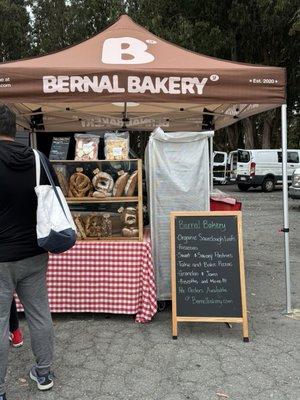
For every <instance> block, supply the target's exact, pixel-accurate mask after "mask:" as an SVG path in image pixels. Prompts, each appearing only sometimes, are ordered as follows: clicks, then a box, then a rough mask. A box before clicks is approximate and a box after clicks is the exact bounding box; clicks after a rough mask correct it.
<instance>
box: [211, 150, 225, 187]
mask: <svg viewBox="0 0 300 400" xmlns="http://www.w3.org/2000/svg"><path fill="white" fill-rule="evenodd" d="M227 158H228V157H227V153H225V152H224V151H215V152H214V163H213V180H214V182H216V183H221V184H223V185H224V184H225V183H227V176H226V170H227Z"/></svg>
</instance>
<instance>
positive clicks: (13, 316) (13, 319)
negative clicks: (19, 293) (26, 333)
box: [9, 299, 19, 332]
mask: <svg viewBox="0 0 300 400" xmlns="http://www.w3.org/2000/svg"><path fill="white" fill-rule="evenodd" d="M18 328H19V318H18V312H17V306H16V301H15V299H13V301H12V303H11V308H10V317H9V330H10V332H13V331H15V330H16V329H18Z"/></svg>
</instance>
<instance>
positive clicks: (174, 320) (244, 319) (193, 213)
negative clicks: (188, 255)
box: [170, 211, 249, 342]
mask: <svg viewBox="0 0 300 400" xmlns="http://www.w3.org/2000/svg"><path fill="white" fill-rule="evenodd" d="M205 216H207V217H208V216H210V217H211V216H216V217H217V216H235V217H237V234H238V250H239V270H240V285H241V304H242V315H241V317H201V316H199V317H183V316H177V290H176V247H175V246H176V243H175V219H176V218H177V217H205ZM170 220H171V280H172V282H171V283H172V337H173V339H177V332H178V323H179V322H225V323H227V324H230V323H238V324H242V325H243V341H244V342H249V330H248V316H247V299H246V281H245V268H244V249H243V229H242V212H241V211H199V212H198V211H174V212H171V213H170Z"/></svg>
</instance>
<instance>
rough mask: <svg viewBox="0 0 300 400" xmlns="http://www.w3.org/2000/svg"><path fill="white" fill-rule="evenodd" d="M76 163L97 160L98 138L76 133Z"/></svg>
mask: <svg viewBox="0 0 300 400" xmlns="http://www.w3.org/2000/svg"><path fill="white" fill-rule="evenodd" d="M74 137H75V140H76V148H75V160H76V161H93V160H98V147H99V136H97V135H89V134H85V133H76V134H75V136H74Z"/></svg>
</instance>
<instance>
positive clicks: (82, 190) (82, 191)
mask: <svg viewBox="0 0 300 400" xmlns="http://www.w3.org/2000/svg"><path fill="white" fill-rule="evenodd" d="M82 171H83V169H82V168H76V172H75V173H74V174H73V175H71V177H70V186H69V193H68V197H87V196H89V194H90V192H91V189H92V184H91V180H90V178H89V177H88V176H86V175H84V174H83V173H82Z"/></svg>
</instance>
